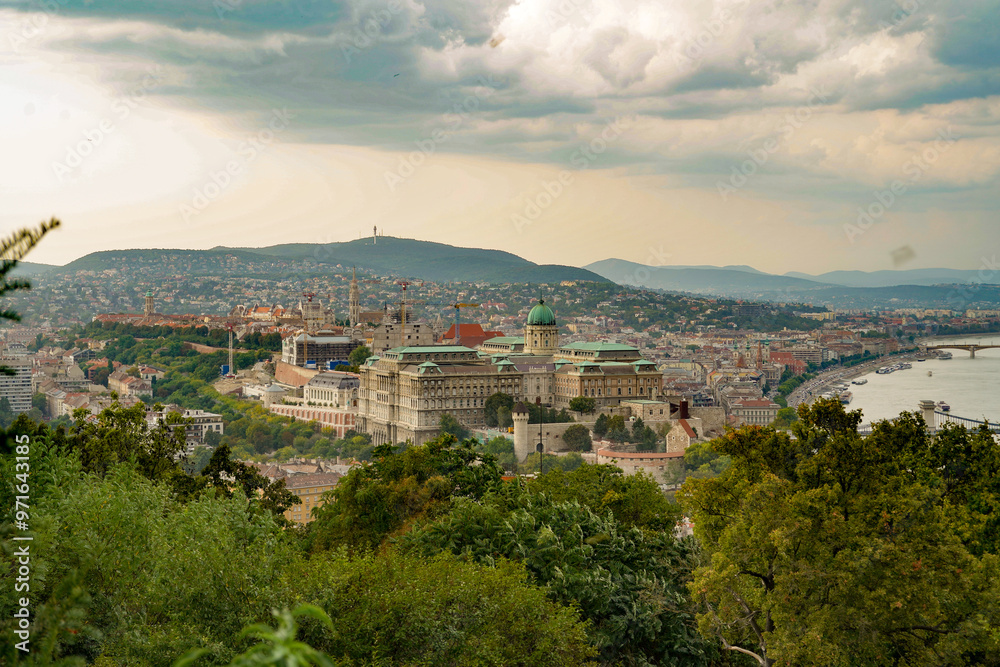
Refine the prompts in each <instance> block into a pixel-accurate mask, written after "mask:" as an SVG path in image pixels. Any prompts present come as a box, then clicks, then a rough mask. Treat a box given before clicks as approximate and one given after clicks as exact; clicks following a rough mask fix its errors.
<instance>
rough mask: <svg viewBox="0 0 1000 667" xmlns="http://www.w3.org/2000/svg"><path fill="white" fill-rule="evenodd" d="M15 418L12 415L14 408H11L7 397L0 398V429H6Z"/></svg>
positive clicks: (14, 415)
mask: <svg viewBox="0 0 1000 667" xmlns="http://www.w3.org/2000/svg"><path fill="white" fill-rule="evenodd" d="M16 418H17V415H16V414H14V408H12V407H11V405H10V401H9V400H7V397H6V396H4V397H3V398H0V428H7V427H8V426H10V425H11V424H13V423H14V420H15V419H16Z"/></svg>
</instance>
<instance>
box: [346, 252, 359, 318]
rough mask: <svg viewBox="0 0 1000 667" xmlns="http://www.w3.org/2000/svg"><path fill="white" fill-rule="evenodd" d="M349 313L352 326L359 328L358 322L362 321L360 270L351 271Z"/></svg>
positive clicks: (353, 269) (355, 268)
mask: <svg viewBox="0 0 1000 667" xmlns="http://www.w3.org/2000/svg"><path fill="white" fill-rule="evenodd" d="M348 307H349V313H348V315H347V316H348V318H349V319H350V320H351V326H352V327H353V326H357V325H358V320H360V319H361V296H360V294H359V292H358V268H357V267H354V268H352V269H351V292H350V295H349V298H348Z"/></svg>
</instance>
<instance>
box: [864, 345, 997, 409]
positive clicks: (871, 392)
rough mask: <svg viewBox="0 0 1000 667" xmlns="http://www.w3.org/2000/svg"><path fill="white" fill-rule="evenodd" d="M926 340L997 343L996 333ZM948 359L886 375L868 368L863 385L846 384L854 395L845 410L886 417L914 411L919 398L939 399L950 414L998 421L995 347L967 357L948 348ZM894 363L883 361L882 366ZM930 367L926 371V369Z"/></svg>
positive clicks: (916, 365)
mask: <svg viewBox="0 0 1000 667" xmlns="http://www.w3.org/2000/svg"><path fill="white" fill-rule="evenodd" d="M927 343H928V345H944V344H949V343H976V344H979V345H990V344H1000V335H998V334H987V335H984V336H966V337H962V338H940V339H928V340H927ZM948 351H949V352H951V353H952V355H953V356H952V358H951V359H947V360H941V359H928V360H927V361H920V362H917V361H913V362H911V363H912V364H913V368H910V369H908V370H902V371H896V372H895V373H889V374H888V375H877V374H876V373H874V372H872V373H869V374H867V375H865V376H863V377H865V378H866V379H867V380H868V383H867V384H864V385H860V386H858V385H851V392H852V393H853V394H854V400H853V401H851V404H850V405H849V406H848V409H849V410H856V409H858V408H860V409H861V410H862V411H863V415H864V417H863V419H862V423H864V424H869V423H871V422H874V421H878V420H880V419H892V418H893V417H896V416H898V415H899V413H900V412H913V411H915V410H918V407H917V404H918V403H919V402H920V401H921V400H922V399H930V400H933V401H934V402H935V403H937V402H938V401H944V402H946V403H948V405H950V406H951V414H953V415H955V416H957V417H967V418H969V419H989V420H990V422H992V423H997V422H1000V348H998V349H992V350H979V351H977V352H976V358H975V359H970V358H969V353H968V352H966V351H965V350H948ZM892 363H894V362H893V361H889V360H887V361H886V363H885V364H884V365H886V366H888V365H891V364H892ZM928 371H929V372H931V373H932V375H928V374H927V373H928Z"/></svg>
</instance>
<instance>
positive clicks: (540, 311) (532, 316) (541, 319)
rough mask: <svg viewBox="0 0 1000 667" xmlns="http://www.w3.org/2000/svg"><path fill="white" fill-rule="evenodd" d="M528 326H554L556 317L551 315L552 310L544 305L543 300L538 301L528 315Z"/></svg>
mask: <svg viewBox="0 0 1000 667" xmlns="http://www.w3.org/2000/svg"><path fill="white" fill-rule="evenodd" d="M528 324H536V325H552V326H555V324H556V316H555V315H553V314H552V309H551V308H549V307H548V306H546V305H545V301H544V300H543V299H539V300H538V305H537V306H535V307H534V308H532V309H531V311H530V312H529V313H528Z"/></svg>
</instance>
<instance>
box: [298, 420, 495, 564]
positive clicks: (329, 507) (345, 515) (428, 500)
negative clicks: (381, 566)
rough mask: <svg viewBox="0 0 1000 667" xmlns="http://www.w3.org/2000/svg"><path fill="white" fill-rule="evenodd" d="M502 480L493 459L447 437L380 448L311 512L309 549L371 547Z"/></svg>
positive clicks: (474, 496) (483, 491)
mask: <svg viewBox="0 0 1000 667" xmlns="http://www.w3.org/2000/svg"><path fill="white" fill-rule="evenodd" d="M502 475H503V469H502V468H500V466H499V465H497V463H496V459H495V458H494V457H493V456H492V455H489V454H480V453H479V452H477V451H476V450H475V449H474V448H473V441H471V440H470V441H466V442H464V443H462V444H458V442H457V441H456V439H455V437H454V436H451V435H448V434H442V435H440V436H439V437H438V438H436V439H434V440H432V441H431V442H429V443H427V444H425V445H421V446H416V447H406V448H405V449H402V450H398V449H397V448H395V447H393V446H391V445H382V446H380V447H377V448H376V449H375V452H374V456H373V460H372V462H371V463H370V464H368V465H364V466H361V467H359V468H355V469H354V470H352V471H351V472H350V473H349V474H348V475H346V476H345V477H343V478H342V479H341V480H340V483H339V484H338V485H337V487H336V489H334V490H333V492H332V493H331V496H332V497H331V498H329V499H328V502H327V503H326V504H325V505H323V506H322V507H320V508H319V509H318V510H316V519H315V520H314V521H313V523H312V526H311V535H310V539H311V542H312V548H313V549H314V550H318V549H327V548H331V547H334V546H339V545H345V546H348V547H350V548H355V549H360V548H366V547H376V546H378V545H379V544H381V543H382V541H383V540H384V539H385V537H386V536H388V535H390V534H392V533H394V532H396V531H397V530H399V529H400V528H402V527H403V526H404V525H406V524H407V523H409V522H411V521H412V520H413V519H414V518H416V517H419V516H436V515H437V514H438V513H440V512H443V511H445V510H447V508H448V507H449V505H450V503H451V499H452V497H453V496H456V497H460V496H469V497H472V498H479V497H481V496H482V495H483V494H485V493H486V492H487V491H489V490H490V489H492V488H494V487H495V486H496V485H497V484H499V483H500V480H501V477H502Z"/></svg>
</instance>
